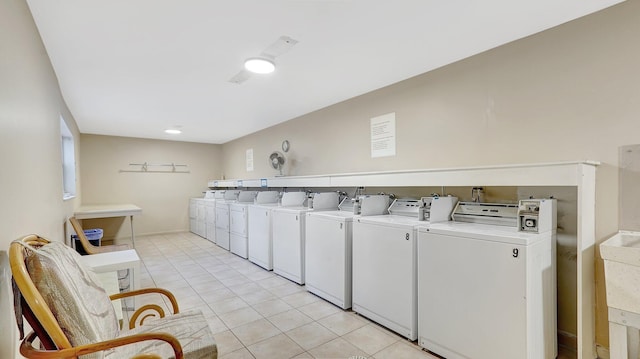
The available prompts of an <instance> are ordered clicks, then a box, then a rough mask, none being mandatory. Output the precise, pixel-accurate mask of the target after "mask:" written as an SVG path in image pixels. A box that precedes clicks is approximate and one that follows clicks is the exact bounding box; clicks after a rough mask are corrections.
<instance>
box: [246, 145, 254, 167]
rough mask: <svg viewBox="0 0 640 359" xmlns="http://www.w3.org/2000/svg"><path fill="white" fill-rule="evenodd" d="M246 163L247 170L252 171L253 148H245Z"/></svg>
mask: <svg viewBox="0 0 640 359" xmlns="http://www.w3.org/2000/svg"><path fill="white" fill-rule="evenodd" d="M245 158H246V163H247V172H252V171H253V148H250V149H248V150H247V154H246V156H245Z"/></svg>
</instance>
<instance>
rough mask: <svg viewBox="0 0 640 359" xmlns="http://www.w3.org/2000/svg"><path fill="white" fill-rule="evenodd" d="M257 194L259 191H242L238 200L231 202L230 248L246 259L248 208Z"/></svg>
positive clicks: (232, 251)
mask: <svg viewBox="0 0 640 359" xmlns="http://www.w3.org/2000/svg"><path fill="white" fill-rule="evenodd" d="M257 195H258V192H257V191H242V192H240V194H239V195H238V200H237V201H236V202H233V203H230V204H229V250H230V251H231V253H233V254H236V255H238V256H240V257H242V258H244V259H247V222H248V220H249V214H248V212H247V208H248V206H249V204H251V203H254V201H255V199H256V196H257Z"/></svg>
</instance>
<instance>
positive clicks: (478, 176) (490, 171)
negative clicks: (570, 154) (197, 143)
mask: <svg viewBox="0 0 640 359" xmlns="http://www.w3.org/2000/svg"><path fill="white" fill-rule="evenodd" d="M598 165H599V163H598V162H594V161H575V162H552V163H537V164H513V165H499V166H478V167H462V168H440V169H418V170H402V171H379V172H359V173H338V174H327V175H317V176H286V177H285V176H283V177H271V178H266V181H267V186H268V187H361V186H364V187H429V186H443V185H444V186H477V185H483V186H575V185H577V183H578V182H579V181H580V178H579V171H578V167H579V166H598ZM238 181H241V184H242V186H241V187H261V180H260V179H243V180H237V179H235V180H211V181H209V183H208V185H209V187H239V186H238Z"/></svg>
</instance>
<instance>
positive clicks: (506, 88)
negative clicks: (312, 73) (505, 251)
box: [223, 1, 640, 346]
mask: <svg viewBox="0 0 640 359" xmlns="http://www.w3.org/2000/svg"><path fill="white" fill-rule="evenodd" d="M639 36H640V1H627V2H625V3H622V4H620V5H618V6H615V7H613V8H610V9H607V10H604V11H601V12H599V13H596V14H593V15H590V16H587V17H585V18H582V19H578V20H576V21H573V22H571V23H568V24H565V25H562V26H559V27H557V28H554V29H551V30H548V31H545V32H543V33H540V34H537V35H534V36H531V37H528V38H525V39H523V40H520V41H516V42H513V43H510V44H507V45H505V46H501V47H499V48H496V49H493V50H491V51H488V52H485V53H482V54H480V55H477V56H474V57H471V58H468V59H466V60H463V61H460V62H458V63H455V64H452V65H449V66H446V67H443V68H441V69H438V70H435V71H432V72H430V73H427V74H424V75H421V76H418V77H415V78H412V79H409V80H407V81H403V82H401V83H398V84H395V85H392V86H389V87H386V88H383V89H380V90H378V91H375V92H372V93H369V94H366V95H363V96H360V97H357V98H354V99H350V100H348V101H345V102H343V103H340V104H337V105H334V106H331V107H328V108H325V109H322V110H319V111H316V112H314V113H311V114H308V115H305V116H302V117H300V118H297V119H294V120H292V121H289V122H285V123H283V124H280V125H277V126H274V127H271V128H268V129H265V130H263V131H260V132H257V133H255V134H252V135H249V136H246V137H243V138H240V139H238V140H235V141H231V142H229V143H226V144H224V148H223V150H224V161H225V163H224V168H225V175H226V177H227V178H258V177H263V176H273V175H274V174H275V171H274V170H272V169H271V168H270V167H269V166H268V163H267V156H268V155H269V153H270V152H271V151H273V150H277V149H279V148H280V143H281V141H283V140H285V139H288V140H289V141H290V143H291V151H290V152H289V153H288V161H289V167H288V168H286V170H285V172H286V173H287V174H290V175H306V174H320V173H336V172H354V171H369V170H391V169H414V168H438V167H456V166H477V165H484V164H508V163H530V162H549V161H563V160H584V159H590V160H597V161H601V162H602V163H603V165H602V166H600V167H599V168H598V173H597V213H596V215H597V223H596V232H597V233H596V235H597V240H598V242H601V241H602V240H604V239H605V238H606V237H607V236H609V235H611V234H612V233H614V232H615V231H616V230H617V229H618V191H617V188H618V173H617V172H618V170H617V167H618V148H619V147H620V146H623V145H628V144H635V143H639V142H640V137H638V133H639V131H640V121H639V120H638V115H639V114H640V85H639V84H640V70H638V64H639V63H640V47H638V46H637V45H636V44H637V39H638V37H639ZM389 66H393V64H389ZM372 76H375V74H372ZM390 112H395V113H396V124H397V129H396V131H397V142H398V143H397V155H396V156H394V157H387V158H373V159H372V158H371V157H370V152H369V119H370V118H371V117H375V116H379V115H382V114H386V113H390ZM249 148H253V150H254V162H255V171H254V172H249V173H247V172H246V171H245V167H244V165H245V163H244V160H245V151H246V150H247V149H249ZM597 281H598V283H597V288H598V290H597V296H598V309H597V321H598V322H597V341H598V343H601V344H604V345H605V346H608V339H607V323H606V304H605V302H604V284H603V283H602V281H603V278H602V266H601V261H598V263H597ZM570 285H572V286H574V285H575V283H571V284H570ZM560 290H562V288H560Z"/></svg>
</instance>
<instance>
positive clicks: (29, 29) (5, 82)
mask: <svg viewBox="0 0 640 359" xmlns="http://www.w3.org/2000/svg"><path fill="white" fill-rule="evenodd" d="M0 24H2V25H0V28H2V30H0V163H1V164H2V165H1V166H2V169H1V170H0V198H1V199H2V202H1V204H0V231H1V232H0V233H1V236H0V318H2V319H0V333H2V335H0V358H12V357H13V356H14V349H15V345H16V339H17V338H16V330H15V328H16V325H15V321H14V320H13V319H12V318H13V313H12V304H11V303H12V300H13V299H12V296H11V295H10V293H11V291H10V286H9V283H8V281H9V278H10V270H9V268H8V265H7V260H8V259H7V252H6V251H7V249H8V247H9V243H10V242H11V241H12V240H14V239H16V238H18V237H20V236H23V235H26V234H30V233H37V234H40V235H42V236H45V237H47V238H49V239H52V240H58V241H59V240H62V239H63V238H64V223H65V221H66V219H67V217H68V216H69V215H70V214H71V213H73V208H74V206H75V205H76V203H78V202H79V199H78V198H76V199H72V200H68V201H63V200H62V159H61V141H60V115H61V114H62V115H63V116H64V117H65V119H66V122H67V124H68V126H69V128H70V129H71V130H72V132H73V133H74V138H75V140H76V155H77V153H78V151H77V150H78V146H77V144H78V138H79V133H78V130H77V126H76V124H75V121H74V119H73V116H71V114H70V113H69V111H68V110H67V108H66V105H65V103H64V101H63V100H62V97H61V94H60V89H59V87H58V81H57V78H56V76H55V74H54V72H53V69H52V67H51V63H50V61H49V58H48V56H47V54H46V51H45V49H44V46H43V45H42V41H41V39H40V36H39V34H38V31H37V29H36V27H35V24H34V22H33V19H32V17H31V13H30V11H29V9H28V7H27V4H26V2H25V1H24V0H0ZM77 190H78V194H79V190H80V188H79V185H78V188H77Z"/></svg>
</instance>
